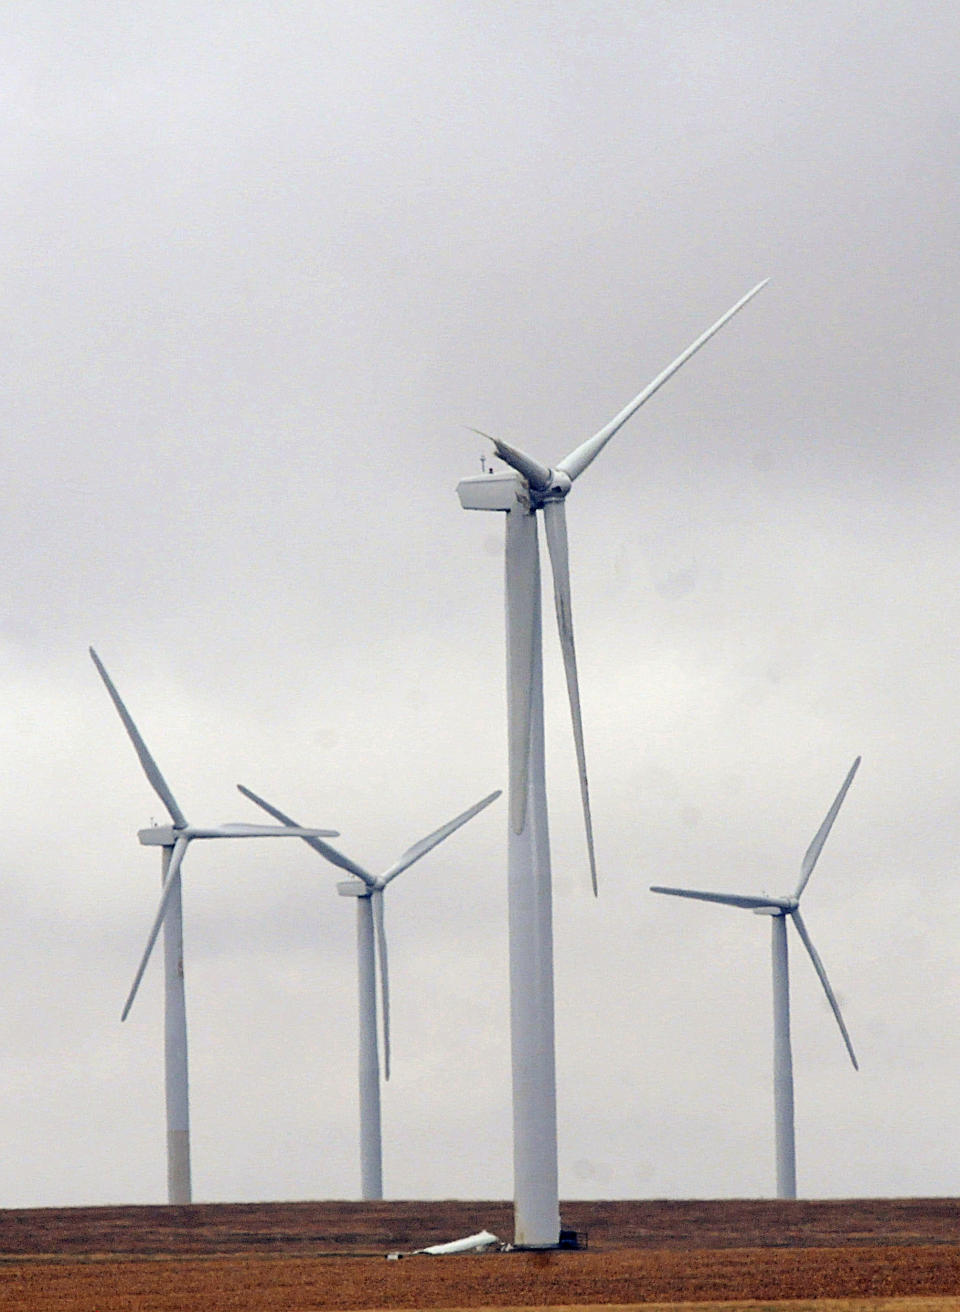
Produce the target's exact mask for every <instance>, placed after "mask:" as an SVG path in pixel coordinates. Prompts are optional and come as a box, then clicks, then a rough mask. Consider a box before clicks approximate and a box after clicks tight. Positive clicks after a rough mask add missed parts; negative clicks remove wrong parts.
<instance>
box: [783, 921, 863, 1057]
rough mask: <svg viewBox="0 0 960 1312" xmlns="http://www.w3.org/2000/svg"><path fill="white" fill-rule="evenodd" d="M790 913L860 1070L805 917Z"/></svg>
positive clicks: (851, 1054)
mask: <svg viewBox="0 0 960 1312" xmlns="http://www.w3.org/2000/svg"><path fill="white" fill-rule="evenodd" d="M790 914H791V916H792V917H793V923H794V924H795V925H796V927H797V933H798V934H799V935H800V938H801V939H802V940H803V946H804V947H805V948H806V949H807V952H808V953H809V954H810V960H811V961H812V962H813V968H814V970H815V971H816V972H817V974H818V975H819V976H820V983H821V984H822V985H823V991H824V993H826V995H827V1001H828V1002H829V1003H830V1006H831V1008H832V1010H833V1014H834V1016H836V1018H837V1024H838V1025H839V1026H840V1033H841V1034H842V1035H843V1041H844V1043H845V1044H846V1045H847V1052H849V1054H850V1060H851V1061H852V1062H853V1069H854V1070H855V1071H858V1070H859V1069H860V1067H859V1066H858V1065H857V1059H856V1057H855V1056H854V1055H853V1044H852V1043H851V1042H850V1035H849V1034H848V1033H847V1027H846V1025H844V1023H843V1017H842V1016H841V1015H840V1004H839V1003H838V1002H837V999H836V998H835V997H834V993H833V989H832V988H831V987H830V981H829V980H828V979H827V972H826V971H825V970H824V968H823V962H822V961H821V960H820V957H819V956H818V954H817V949H816V948H815V947H814V946H813V943H812V942H811V939H810V935H809V934H808V933H807V927H806V925H805V924H804V923H803V918H802V917H801V915H800V912H799V911H798V910H794V911H791V912H790Z"/></svg>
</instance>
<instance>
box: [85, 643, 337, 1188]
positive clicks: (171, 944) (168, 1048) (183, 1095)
mask: <svg viewBox="0 0 960 1312" xmlns="http://www.w3.org/2000/svg"><path fill="white" fill-rule="evenodd" d="M90 655H91V656H92V658H93V663H94V665H96V667H97V669H98V671H99V672H100V677H101V679H102V680H103V682H104V684H105V685H106V689H107V692H108V693H109V694H110V697H111V700H112V701H113V704H114V706H115V707H116V708H117V712H118V713H119V715H120V719H121V720H122V721H123V725H124V728H125V729H126V731H127V733H128V734H129V735H130V739H131V741H132V743H133V746H134V748H135V750H136V753H137V756H138V757H139V758H140V764H141V765H142V766H143V772H144V774H145V775H146V776H147V779H148V781H149V783H150V785H151V787H152V788H153V790H154V792H155V793H156V794H157V796H158V797H159V798H160V800H161V802H163V804H164V806H165V807H166V809H167V812H168V813H169V816H170V820H171V822H172V823H171V824H169V825H154V826H152V827H151V828H150V829H141V830H140V831H139V832H138V834H137V837H138V838H139V839H140V842H141V843H142V844H144V846H146V847H159V848H160V874H161V883H162V889H161V894H160V905H159V907H158V909H157V914H156V916H155V918H154V921H153V924H152V926H151V928H150V934H149V936H148V938H147V946H146V949H145V950H144V953H143V957H142V958H141V960H140V965H139V967H138V968H137V973H136V976H135V977H134V981H133V985H132V987H131V989H130V993H129V995H128V997H127V1001H126V1004H125V1006H124V1008H123V1015H122V1016H121V1020H126V1019H127V1016H128V1014H129V1012H130V1008H131V1007H132V1006H133V1000H134V998H135V997H136V995H137V989H138V988H139V987H140V981H141V979H142V978H143V972H144V971H145V970H146V968H147V962H148V961H149V960H150V954H151V952H152V951H153V945H154V943H155V942H156V940H157V935H158V934H159V932H160V926H161V924H162V925H163V965H164V1066H165V1088H166V1107H167V1198H168V1201H169V1202H171V1203H189V1202H190V1201H191V1184H190V1111H189V1093H188V1076H187V1011H186V997H185V993H184V979H183V909H182V902H181V895H180V868H181V866H182V865H183V859H184V857H185V856H186V853H187V848H188V847H189V846H190V844H191V843H192V842H193V840H194V839H195V838H290V837H299V838H306V837H311V838H317V839H319V838H320V837H322V836H324V835H326V836H329V837H331V838H333V837H336V835H337V830H335V829H302V830H291V829H289V828H288V827H286V826H273V825H246V824H228V825H217V826H213V827H200V826H197V825H191V824H189V823H188V821H187V819H186V817H185V816H184V814H183V812H182V811H181V810H180V807H179V806H178V804H177V800H176V798H175V797H174V795H173V793H172V792H171V791H170V788H169V787H168V785H167V782H166V780H165V779H164V777H163V775H162V774H161V773H160V770H159V769H158V767H157V763H156V761H155V760H154V759H153V757H152V756H151V755H150V751H149V749H148V748H147V745H146V743H145V742H144V740H143V738H142V736H141V734H140V731H139V729H138V728H137V726H136V725H135V724H134V722H133V719H132V717H131V715H130V712H129V711H128V710H127V708H126V706H125V705H124V704H123V701H122V700H121V698H120V694H119V693H118V692H117V690H116V688H115V687H114V684H113V681H112V680H111V678H110V676H109V674H108V673H107V671H106V669H105V668H104V665H103V663H102V661H101V660H100V657H99V656H98V655H97V653H96V652H95V651H94V650H93V648H92V647H91V648H90Z"/></svg>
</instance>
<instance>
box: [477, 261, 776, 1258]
mask: <svg viewBox="0 0 960 1312" xmlns="http://www.w3.org/2000/svg"><path fill="white" fill-rule="evenodd" d="M764 285H765V284H764V283H759V284H758V285H757V286H756V287H754V288H753V289H752V290H751V291H750V292H748V293H747V295H746V296H744V297H742V298H741V299H740V300H739V301H738V302H737V303H736V305H734V306H733V307H732V309H730V310H728V311H727V313H726V314H725V315H724V316H723V317H722V318H721V319H719V320H718V321H717V322H716V323H715V324H714V325H713V326H712V327H711V328H709V329H708V330H707V331H706V332H705V333H703V334H701V336H700V337H698V338H697V340H696V341H695V342H694V343H693V344H692V345H691V346H689V347H688V348H687V349H686V350H685V351H684V352H683V354H682V355H680V356H679V357H678V358H677V359H676V360H674V362H673V363H672V364H671V365H669V366H668V368H667V369H665V370H664V371H663V372H662V373H660V374H659V375H658V376H657V377H656V378H655V379H654V380H653V382H652V383H650V384H649V385H648V386H647V387H646V388H645V389H644V390H643V391H642V392H641V393H640V394H639V395H638V396H636V397H634V399H633V400H632V401H631V402H630V404H629V405H628V406H626V407H625V409H623V410H621V411H620V413H619V414H618V415H616V416H615V417H614V419H612V420H611V421H610V423H608V424H607V425H605V427H604V428H602V429H600V431H599V432H598V433H596V434H595V435H594V436H593V437H592V438H590V439H589V440H588V441H587V442H584V443H582V444H581V445H580V446H578V447H576V448H575V449H574V450H573V451H571V452H570V454H569V455H568V456H567V457H566V458H565V459H563V460H561V461H560V462H559V463H558V464H557V465H555V466H553V467H549V466H547V465H544V464H542V463H541V462H540V461H538V460H536V459H534V457H532V456H530V455H528V454H527V453H526V452H524V451H520V450H519V449H518V448H517V447H515V446H512V445H511V444H510V443H508V442H505V441H503V440H502V439H500V438H496V437H491V438H490V440H491V441H492V442H493V444H494V446H495V448H496V453H497V456H498V457H499V458H500V459H501V460H502V461H503V462H504V463H505V464H506V465H508V466H509V467H510V468H511V469H512V470H514V477H513V484H512V486H511V481H510V478H509V477H508V476H507V475H481V476H480V477H474V478H467V479H463V480H461V482H460V483H459V484H458V485H457V494H458V496H459V498H460V504H461V505H462V506H463V507H464V509H466V510H497V511H502V512H506V537H507V541H506V552H505V560H506V565H505V575H506V577H505V592H506V621H507V622H506V629H507V741H508V752H509V765H510V808H509V815H510V820H509V832H508V875H507V880H508V890H509V924H510V1019H511V1057H512V1063H513V1125H514V1150H513V1153H514V1231H515V1235H514V1240H515V1242H516V1243H517V1244H523V1245H525V1246H529V1247H552V1246H554V1245H555V1244H556V1243H557V1241H558V1239H559V1234H560V1220H559V1195H558V1187H557V1179H558V1175H557V1122H556V1073H555V1059H554V1014H553V1011H554V999H553V929H552V893H551V877H550V845H549V837H548V824H547V801H546V784H545V778H544V774H545V766H544V753H543V685H542V668H543V666H542V662H543V648H542V637H541V600H540V557H539V548H538V543H537V530H536V513H537V511H538V510H542V511H543V512H544V520H545V527H546V531H547V547H548V551H549V555H550V564H551V570H552V573H553V582H554V601H555V608H556V614H557V627H558V632H559V636H560V647H561V651H562V653H563V662H564V672H565V675H566V682H567V696H568V700H569V704H570V716H571V721H572V725H573V735H574V743H575V747H576V753H577V769H578V774H579V779H580V794H581V805H582V808H583V819H584V828H585V831H586V840H587V854H588V862H589V869H590V877H591V882H592V885H593V891H594V894H595V895H596V892H597V873H596V861H595V855H594V841H593V822H592V818H591V811H590V796H589V787H588V783H587V768H586V754H585V749H584V738H583V725H582V720H581V712H580V692H579V681H578V676H577V661H576V651H575V647H574V637H573V616H572V606H571V595H570V572H569V561H568V548H567V531H566V519H565V511H564V506H563V502H564V499H565V498H566V497H567V495H568V494H569V492H570V490H571V487H572V485H573V482H574V480H575V479H576V478H578V477H579V475H580V474H582V473H583V472H584V470H585V469H587V467H588V466H589V465H590V464H591V463H592V462H593V460H594V459H595V458H596V456H597V455H598V454H599V452H600V451H601V450H602V449H603V447H604V446H605V445H606V444H607V442H609V441H610V439H611V437H613V435H614V434H615V433H616V432H617V431H618V430H619V429H620V428H621V427H622V426H623V424H624V423H626V421H627V420H628V419H629V418H630V416H631V415H632V414H634V413H635V412H636V411H637V410H638V409H639V408H640V406H641V405H643V403H644V402H645V401H646V400H647V399H648V398H649V397H651V396H652V395H653V394H654V392H656V391H657V390H658V389H659V388H660V387H661V386H662V385H663V384H664V383H665V382H666V381H667V379H668V378H670V377H671V376H672V375H673V374H674V373H676V371H677V370H678V369H679V368H680V367H681V366H682V365H683V364H684V363H685V362H686V361H687V360H689V359H690V357H691V356H692V355H693V354H694V353H695V352H696V351H698V350H699V349H700V347H701V346H702V345H703V344H704V343H705V342H706V341H707V340H708V339H709V338H710V337H712V336H713V334H714V333H715V332H717V331H719V329H720V328H722V327H723V325H724V324H725V323H726V322H727V321H728V320H729V319H731V318H732V317H733V315H734V314H736V313H737V311H738V310H740V309H741V308H742V307H743V306H744V305H746V303H747V302H748V301H749V300H750V299H751V298H752V297H753V296H755V295H756V294H757V292H758V291H759V290H760V288H761V287H763V286H764ZM475 431H478V430H475ZM484 436H487V435H486V434H484ZM486 479H491V485H490V486H489V487H488V485H487V483H486V481H485V480H486ZM493 479H496V480H497V481H496V482H495V483H494V482H492V480H493Z"/></svg>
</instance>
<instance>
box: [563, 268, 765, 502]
mask: <svg viewBox="0 0 960 1312" xmlns="http://www.w3.org/2000/svg"><path fill="white" fill-rule="evenodd" d="M769 281H770V279H769V278H765V279H764V280H763V282H758V283H757V285H756V287H753V288H751V290H750V291H748V292H747V294H746V296H742V297H741V298H740V300H739V301H737V303H736V305H734V306H733V307H732V308H731V309H729V310H728V311H727V312H726V314H725V315H723V317H722V318H720V319H718V320H717V322H716V323H715V324H714V325H713V326H712V327H711V328H708V329H707V331H706V332H705V333H703V334H701V336H700V337H698V338H697V340H696V341H695V342H693V343H692V345H690V346H688V347H687V349H686V350H685V351H684V352H683V354H682V355H678V356H677V358H676V359H675V360H674V362H673V364H671V365H668V366H667V368H666V369H664V371H663V373H660V374H657V376H656V378H655V379H654V380H653V382H652V383H648V384H647V386H646V387H645V388H644V389H643V391H642V392H641V393H640V395H639V396H635V397H634V398H633V400H632V401H631V402H630V404H629V405H627V406H625V407H624V408H623V409H622V410H621V411H620V413H619V414H618V415H615V416H614V417H613V419H611V420H610V422H609V424H607V425H606V427H604V428H601V429H600V431H599V433H595V434H594V436H593V437H591V438H588V439H587V441H586V442H584V443H582V445H580V446H578V447H577V448H576V450H574V451H571V452H570V454H569V455H568V456H565V457H564V459H563V460H561V461H560V463H559V465H558V466H557V468H558V469H562V470H563V471H564V473H565V474H568V475H569V476H570V478H572V479H574V478H579V477H580V475H581V474H582V473H583V471H584V470H585V469H586V468H587V466H588V465H591V464H592V463H593V461H594V460H596V458H597V456H598V455H599V454H600V452H601V451H602V450H603V448H604V447H605V446H606V445H607V443H608V442H609V441H610V439H611V437H613V435H614V434H615V433H617V432H619V430H620V429H621V428H622V427H623V425H624V424H625V423H626V422H627V420H628V419H629V418H630V416H631V415H633V414H634V413H635V412H636V411H637V410H639V409H640V407H641V406H642V405H643V403H644V402H645V401H649V400H650V397H651V396H653V394H654V392H657V391H659V390H660V388H661V387H662V386H663V384H664V383H665V382H666V381H667V379H668V378H672V377H673V375H674V374H675V373H676V372H677V370H678V369H679V368H680V367H681V366H682V365H685V364H686V363H687V361H688V360H689V359H690V357H691V356H692V355H695V354H696V352H697V351H699V350H700V347H701V346H703V345H704V343H705V342H708V341H709V340H710V338H711V337H712V336H713V335H714V333H716V332H719V331H720V329H721V328H722V327H723V325H724V324H725V323H727V322H728V321H729V320H730V319H732V318H733V316H734V315H735V314H736V313H737V311H738V310H742V309H743V307H744V306H745V305H746V303H747V302H748V301H750V300H752V299H753V297H754V296H756V294H757V292H758V291H760V290H761V288H763V287H766V285H767V283H768V282H769Z"/></svg>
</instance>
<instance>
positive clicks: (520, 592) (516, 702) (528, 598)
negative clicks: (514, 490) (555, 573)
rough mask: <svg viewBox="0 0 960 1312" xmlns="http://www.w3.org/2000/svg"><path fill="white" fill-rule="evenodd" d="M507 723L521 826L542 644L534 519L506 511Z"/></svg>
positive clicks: (517, 827)
mask: <svg viewBox="0 0 960 1312" xmlns="http://www.w3.org/2000/svg"><path fill="white" fill-rule="evenodd" d="M505 567H506V593H507V654H508V662H509V669H508V678H507V695H508V707H507V723H508V737H509V744H508V749H509V753H510V827H511V828H512V830H513V832H514V833H515V834H519V833H521V831H522V830H523V824H524V820H525V818H526V809H527V777H528V773H529V768H530V718H531V709H532V705H533V679H534V662H535V660H536V659H537V657H538V654H539V646H540V556H539V552H538V549H537V517H536V515H532V514H530V515H528V514H524V513H523V512H522V511H519V510H512V511H510V513H509V514H508V515H507V550H506V566H505Z"/></svg>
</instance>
